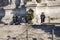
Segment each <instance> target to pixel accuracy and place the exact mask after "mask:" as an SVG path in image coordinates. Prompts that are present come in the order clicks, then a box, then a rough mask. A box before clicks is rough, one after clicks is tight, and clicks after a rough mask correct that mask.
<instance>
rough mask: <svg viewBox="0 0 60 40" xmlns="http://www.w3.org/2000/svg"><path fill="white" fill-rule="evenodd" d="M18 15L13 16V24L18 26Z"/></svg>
mask: <svg viewBox="0 0 60 40" xmlns="http://www.w3.org/2000/svg"><path fill="white" fill-rule="evenodd" d="M17 18H18V15H17V14H15V15H14V16H13V23H15V24H17V22H18V19H17Z"/></svg>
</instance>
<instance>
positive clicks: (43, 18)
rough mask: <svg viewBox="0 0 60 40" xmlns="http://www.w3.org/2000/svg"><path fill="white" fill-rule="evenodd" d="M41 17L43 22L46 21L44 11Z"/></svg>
mask: <svg viewBox="0 0 60 40" xmlns="http://www.w3.org/2000/svg"><path fill="white" fill-rule="evenodd" d="M40 18H41V23H43V22H45V14H44V12H42V14H41V15H40Z"/></svg>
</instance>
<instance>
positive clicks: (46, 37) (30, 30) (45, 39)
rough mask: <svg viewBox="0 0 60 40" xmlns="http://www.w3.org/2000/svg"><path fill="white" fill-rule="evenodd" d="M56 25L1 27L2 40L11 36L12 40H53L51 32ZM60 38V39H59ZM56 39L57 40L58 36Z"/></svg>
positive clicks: (0, 37)
mask: <svg viewBox="0 0 60 40" xmlns="http://www.w3.org/2000/svg"><path fill="white" fill-rule="evenodd" d="M53 27H54V25H49V26H48V25H29V24H23V25H2V24H1V25H0V40H7V39H8V38H7V36H11V38H10V40H13V37H16V40H27V38H26V37H27V36H28V40H33V38H36V39H37V40H51V39H52V34H51V30H52V28H53ZM58 38H60V37H58ZM54 39H55V40H57V37H56V35H54Z"/></svg>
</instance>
